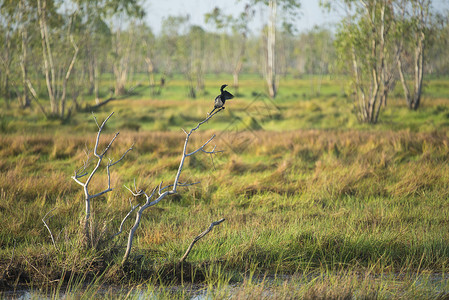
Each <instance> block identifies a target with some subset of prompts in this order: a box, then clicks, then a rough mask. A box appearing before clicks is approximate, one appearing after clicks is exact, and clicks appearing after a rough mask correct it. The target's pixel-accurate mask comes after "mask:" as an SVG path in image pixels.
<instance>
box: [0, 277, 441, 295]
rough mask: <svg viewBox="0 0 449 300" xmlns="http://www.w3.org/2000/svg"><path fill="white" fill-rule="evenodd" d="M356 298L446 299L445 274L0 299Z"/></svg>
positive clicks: (54, 291) (99, 289)
mask: <svg viewBox="0 0 449 300" xmlns="http://www.w3.org/2000/svg"><path fill="white" fill-rule="evenodd" d="M317 295H318V296H320V297H324V298H327V297H332V296H337V295H338V296H341V297H343V298H345V297H347V296H349V297H350V298H352V299H359V298H387V299H388V298H403V299H413V298H416V299H437V298H438V299H447V298H446V297H448V298H449V274H447V273H425V272H423V273H421V274H419V275H416V274H413V273H405V274H376V275H366V274H345V275H341V274H340V275H337V274H329V273H328V274H319V275H317V274H315V275H313V274H308V275H301V276H298V275H283V276H265V277H257V278H249V277H248V278H245V279H244V280H243V281H241V282H236V283H229V282H228V283H226V281H224V282H219V281H217V282H215V283H211V284H185V285H178V286H157V285H139V286H135V287H128V286H126V287H121V286H113V285H91V286H82V287H80V286H77V287H76V288H69V287H67V286H61V287H59V288H56V287H53V288H47V289H32V288H17V289H16V290H15V291H3V292H1V293H0V298H1V299H23V300H28V299H71V298H73V299H84V298H86V299H90V298H97V299H98V298H100V299H101V298H104V299H111V298H112V299H123V298H127V299H191V300H205V299H207V300H209V299H216V298H219V299H223V298H241V297H243V298H250V299H251V298H260V297H261V298H265V299H266V298H268V299H270V298H271V299H276V298H296V297H300V298H309V297H312V298H313V297H314V296H317Z"/></svg>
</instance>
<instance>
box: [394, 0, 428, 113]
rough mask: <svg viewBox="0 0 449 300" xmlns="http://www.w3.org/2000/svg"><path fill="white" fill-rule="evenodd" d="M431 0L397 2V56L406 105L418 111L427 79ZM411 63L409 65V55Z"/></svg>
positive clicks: (403, 0)
mask: <svg viewBox="0 0 449 300" xmlns="http://www.w3.org/2000/svg"><path fill="white" fill-rule="evenodd" d="M430 4H431V1H430V0H411V1H410V0H408V1H405V0H401V1H399V3H398V6H399V8H398V11H399V12H398V14H397V22H398V23H399V24H398V28H400V30H399V32H398V35H399V38H398V39H397V41H398V43H397V51H398V52H399V53H400V55H399V56H398V59H397V66H398V71H399V78H400V80H401V84H402V89H403V91H404V97H405V100H406V103H407V107H408V108H409V109H412V110H417V109H418V108H419V106H420V103H421V94H422V86H423V78H424V66H425V51H426V45H427V43H428V40H429V38H428V36H427V33H428V32H429V31H430ZM408 57H410V58H411V59H410V60H409V61H410V63H409V64H407V62H406V61H407V58H408ZM407 74H410V77H412V78H413V80H412V82H413V83H412V86H411V87H409V84H408V83H407V79H406V77H407Z"/></svg>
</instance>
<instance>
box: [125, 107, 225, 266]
mask: <svg viewBox="0 0 449 300" xmlns="http://www.w3.org/2000/svg"><path fill="white" fill-rule="evenodd" d="M220 111H222V109H219V110H217V111H216V112H215V113H212V114H209V115H208V116H207V117H206V119H204V120H203V121H201V122H199V123H198V124H197V125H196V126H195V127H194V128H192V129H190V131H189V132H187V131H185V130H184V129H182V130H183V131H184V133H185V134H186V138H185V141H184V147H183V150H182V155H181V161H180V162H179V167H178V171H177V173H176V175H175V179H174V181H173V184H169V185H167V186H164V187H162V183H163V182H161V183H159V185H158V186H156V187H155V188H154V189H153V191H152V193H151V195H150V196H148V195H147V194H146V193H145V192H144V191H143V190H137V188H136V189H135V191H132V190H131V189H129V188H127V187H126V188H127V189H128V190H129V191H130V192H131V193H132V195H133V196H134V197H138V196H145V198H146V202H145V204H144V205H142V206H141V207H140V208H139V210H138V211H137V214H136V220H135V222H134V225H133V227H132V228H131V230H130V232H129V235H128V243H127V247H126V252H125V255H124V256H123V260H122V264H125V262H126V261H127V260H128V257H129V254H130V252H131V247H132V243H133V238H134V233H135V232H136V230H137V228H138V227H139V225H140V220H141V217H142V214H143V212H144V211H145V209H147V208H149V207H151V206H153V205H156V204H157V203H159V202H160V201H161V200H162V199H164V198H165V197H166V196H167V195H172V194H176V192H177V190H176V189H177V187H178V186H189V185H194V184H197V182H195V183H181V182H180V181H179V177H180V176H181V172H182V169H183V167H184V162H185V159H186V158H187V157H189V156H192V155H194V154H195V153H197V152H199V151H202V152H205V153H209V154H215V153H218V152H221V151H215V147H214V148H213V150H212V151H206V150H204V148H205V147H206V146H207V145H208V144H209V143H210V142H211V141H212V140H213V139H214V138H215V135H213V136H212V137H211V138H209V139H208V140H207V141H206V142H205V143H204V144H203V145H202V146H201V147H199V148H198V149H196V150H194V151H192V152H190V153H189V152H188V151H187V146H188V144H189V139H190V136H191V135H192V133H194V132H195V131H196V130H197V129H198V128H199V127H200V126H201V125H202V124H204V123H206V122H207V121H209V120H210V119H211V118H212V117H213V116H215V115H216V114H217V113H218V112H220ZM156 191H158V195H159V196H158V197H157V198H156V199H154V200H153V197H154V195H155V192H156ZM219 222H220V223H221V222H222V221H219Z"/></svg>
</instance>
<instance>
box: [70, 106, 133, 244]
mask: <svg viewBox="0 0 449 300" xmlns="http://www.w3.org/2000/svg"><path fill="white" fill-rule="evenodd" d="M113 114H114V112H112V113H111V114H109V116H108V117H107V118H106V119H105V120H104V121H103V123H101V125H100V124H99V123H98V121H97V118H96V117H95V116H93V118H94V121H95V123H96V124H97V127H98V133H97V137H96V140H95V146H94V149H93V155H94V156H95V157H96V158H97V163H96V164H95V166H94V168H93V170H92V171H91V172H90V173H89V172H88V171H86V170H87V168H88V166H89V163H90V157H89V153H88V158H87V160H86V161H85V162H84V164H83V166H82V167H80V168H79V169H77V170H76V171H75V174H74V175H73V176H72V179H73V180H74V181H75V182H76V183H78V184H79V185H81V186H82V187H83V190H84V196H85V203H86V214H85V218H84V233H85V237H86V238H88V232H89V230H88V227H89V219H90V214H91V212H90V210H91V209H90V200H91V199H93V198H96V197H100V196H102V195H104V194H106V193H108V192H110V191H112V187H111V173H110V168H111V167H112V166H114V165H116V164H117V163H119V162H120V161H122V160H123V158H124V157H125V156H126V154H128V152H129V151H131V150H132V149H133V146H134V145H131V147H130V148H128V150H126V151H125V153H124V154H123V155H122V156H121V157H120V158H119V159H118V160H116V161H115V162H113V161H112V160H110V159H109V163H108V164H107V165H106V172H107V176H108V186H107V188H106V189H104V190H103V191H100V192H98V193H95V194H91V193H90V191H89V184H90V182H91V180H92V178H93V176H94V175H95V173H96V172H97V171H98V169H99V168H100V166H101V163H102V161H103V158H104V157H105V155H106V154H107V152H108V150H109V149H110V148H111V146H112V144H113V143H114V141H115V139H116V138H117V136H118V135H119V132H116V133H115V135H114V137H113V138H112V139H111V141H110V142H109V144H108V145H107V146H106V147H105V148H104V149H103V151H101V152H99V150H98V146H99V143H100V136H101V133H102V131H103V129H104V126H105V125H106V122H107V121H108V120H109V119H110V118H111V117H112V115H113ZM80 172H81V173H80ZM85 176H87V179H86V180H85V181H84V182H82V181H81V180H80V179H81V178H83V177H85Z"/></svg>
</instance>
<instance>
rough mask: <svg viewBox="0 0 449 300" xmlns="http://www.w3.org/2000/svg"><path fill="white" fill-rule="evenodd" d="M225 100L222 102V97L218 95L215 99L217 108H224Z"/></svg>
mask: <svg viewBox="0 0 449 300" xmlns="http://www.w3.org/2000/svg"><path fill="white" fill-rule="evenodd" d="M223 104H224V103H223V100H221V95H218V96H217V97H216V98H215V107H222V106H223Z"/></svg>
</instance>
